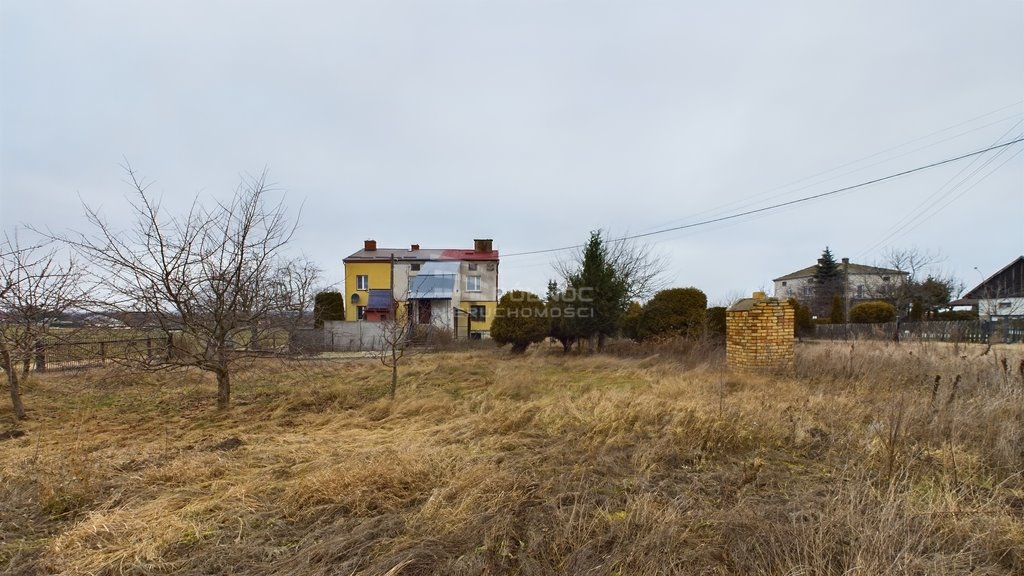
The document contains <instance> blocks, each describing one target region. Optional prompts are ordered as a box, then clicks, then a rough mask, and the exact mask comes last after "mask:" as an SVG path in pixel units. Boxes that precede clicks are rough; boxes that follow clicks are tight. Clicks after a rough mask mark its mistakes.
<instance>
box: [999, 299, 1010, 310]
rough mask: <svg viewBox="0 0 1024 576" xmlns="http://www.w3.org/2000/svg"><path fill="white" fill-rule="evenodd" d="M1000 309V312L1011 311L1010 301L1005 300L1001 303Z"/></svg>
mask: <svg viewBox="0 0 1024 576" xmlns="http://www.w3.org/2000/svg"><path fill="white" fill-rule="evenodd" d="M999 309H1000V310H1009V309H1010V301H1009V300H1003V301H1002V302H1000V303H999Z"/></svg>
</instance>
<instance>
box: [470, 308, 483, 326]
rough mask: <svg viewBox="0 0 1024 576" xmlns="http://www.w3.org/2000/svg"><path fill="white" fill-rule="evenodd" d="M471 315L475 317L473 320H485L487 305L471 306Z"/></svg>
mask: <svg viewBox="0 0 1024 576" xmlns="http://www.w3.org/2000/svg"><path fill="white" fill-rule="evenodd" d="M469 317H470V318H472V319H473V322H483V321H484V320H486V319H487V307H486V306H470V307H469Z"/></svg>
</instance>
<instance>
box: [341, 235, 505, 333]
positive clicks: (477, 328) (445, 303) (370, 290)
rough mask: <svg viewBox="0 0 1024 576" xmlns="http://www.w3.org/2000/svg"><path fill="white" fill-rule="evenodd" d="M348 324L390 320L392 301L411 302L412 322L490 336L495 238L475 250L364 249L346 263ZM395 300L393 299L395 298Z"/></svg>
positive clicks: (495, 293)
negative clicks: (493, 240)
mask: <svg viewBox="0 0 1024 576" xmlns="http://www.w3.org/2000/svg"><path fill="white" fill-rule="evenodd" d="M344 263H345V301H346V309H345V320H347V321H350V322H355V321H367V322H375V321H380V320H383V319H386V318H387V317H388V316H389V315H390V314H392V313H394V311H393V302H400V303H403V304H408V310H409V312H410V313H411V314H413V321H414V322H415V323H417V324H421V325H432V326H435V327H439V328H443V329H447V330H450V331H452V332H453V333H454V334H455V337H456V338H459V339H461V338H464V337H468V338H480V337H484V336H487V335H489V333H490V329H491V322H492V321H493V320H494V314H495V311H496V309H497V306H498V263H499V256H498V251H497V250H494V249H493V242H492V240H490V239H478V240H474V241H473V248H472V249H436V248H421V247H420V246H419V244H413V245H411V246H410V247H409V248H408V249H405V248H378V247H377V242H376V241H375V240H367V241H366V242H365V243H364V244H363V249H362V250H359V251H358V252H354V253H353V254H351V255H349V256H348V257H347V258H345V259H344ZM392 299H393V300H392Z"/></svg>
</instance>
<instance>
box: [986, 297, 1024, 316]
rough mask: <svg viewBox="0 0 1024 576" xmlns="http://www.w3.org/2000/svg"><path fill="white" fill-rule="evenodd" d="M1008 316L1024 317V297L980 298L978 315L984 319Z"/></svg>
mask: <svg viewBox="0 0 1024 576" xmlns="http://www.w3.org/2000/svg"><path fill="white" fill-rule="evenodd" d="M1006 316H1016V317H1024V298H984V299H981V300H978V317H980V318H981V319H982V320H990V319H992V318H1001V317H1006Z"/></svg>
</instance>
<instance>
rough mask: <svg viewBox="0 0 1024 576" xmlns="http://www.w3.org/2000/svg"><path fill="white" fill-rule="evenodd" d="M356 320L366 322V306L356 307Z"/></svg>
mask: <svg viewBox="0 0 1024 576" xmlns="http://www.w3.org/2000/svg"><path fill="white" fill-rule="evenodd" d="M363 278H366V276H363ZM356 320H366V306H356Z"/></svg>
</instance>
